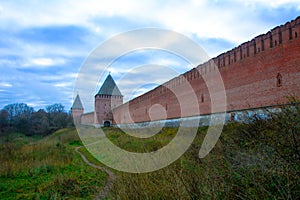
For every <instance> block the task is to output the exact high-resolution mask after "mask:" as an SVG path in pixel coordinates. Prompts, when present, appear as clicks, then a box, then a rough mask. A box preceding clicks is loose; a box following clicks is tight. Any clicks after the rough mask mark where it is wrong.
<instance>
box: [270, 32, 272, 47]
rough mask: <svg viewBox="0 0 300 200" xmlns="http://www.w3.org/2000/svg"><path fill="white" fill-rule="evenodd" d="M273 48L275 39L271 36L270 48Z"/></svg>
mask: <svg viewBox="0 0 300 200" xmlns="http://www.w3.org/2000/svg"><path fill="white" fill-rule="evenodd" d="M272 47H273V37H272V35H271V34H270V48H272Z"/></svg>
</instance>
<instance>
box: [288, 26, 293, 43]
mask: <svg viewBox="0 0 300 200" xmlns="http://www.w3.org/2000/svg"><path fill="white" fill-rule="evenodd" d="M289 35H290V40H291V39H293V30H292V28H289Z"/></svg>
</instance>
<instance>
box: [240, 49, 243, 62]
mask: <svg viewBox="0 0 300 200" xmlns="http://www.w3.org/2000/svg"><path fill="white" fill-rule="evenodd" d="M242 59H243V51H242V47H241V48H240V60H242Z"/></svg>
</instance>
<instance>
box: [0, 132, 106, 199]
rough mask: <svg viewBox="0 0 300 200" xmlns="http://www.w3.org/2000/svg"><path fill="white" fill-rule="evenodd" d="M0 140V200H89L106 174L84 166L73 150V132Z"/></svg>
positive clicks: (75, 142)
mask: <svg viewBox="0 0 300 200" xmlns="http://www.w3.org/2000/svg"><path fill="white" fill-rule="evenodd" d="M14 136H17V137H12V136H10V139H9V140H5V138H0V140H1V141H2V142H1V144H0V197H1V199H93V198H95V196H96V195H97V192H99V190H100V189H101V187H102V186H103V184H104V183H105V181H106V176H107V175H106V174H105V173H104V172H102V171H100V170H98V169H94V168H92V167H90V166H88V165H86V164H85V163H84V162H83V161H82V159H81V157H80V155H78V153H76V152H75V151H74V148H75V146H80V145H81V143H80V139H79V138H78V135H77V133H76V130H75V129H62V130H59V131H57V132H55V133H54V134H52V135H51V136H49V137H47V138H44V139H41V138H38V139H37V138H31V137H26V136H23V135H21V134H14Z"/></svg>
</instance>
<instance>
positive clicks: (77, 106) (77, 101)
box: [71, 94, 83, 109]
mask: <svg viewBox="0 0 300 200" xmlns="http://www.w3.org/2000/svg"><path fill="white" fill-rule="evenodd" d="M71 108H72V109H83V106H82V103H81V100H80V97H79V95H78V94H77V96H76V98H75V101H74V103H73V105H72V107H71Z"/></svg>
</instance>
